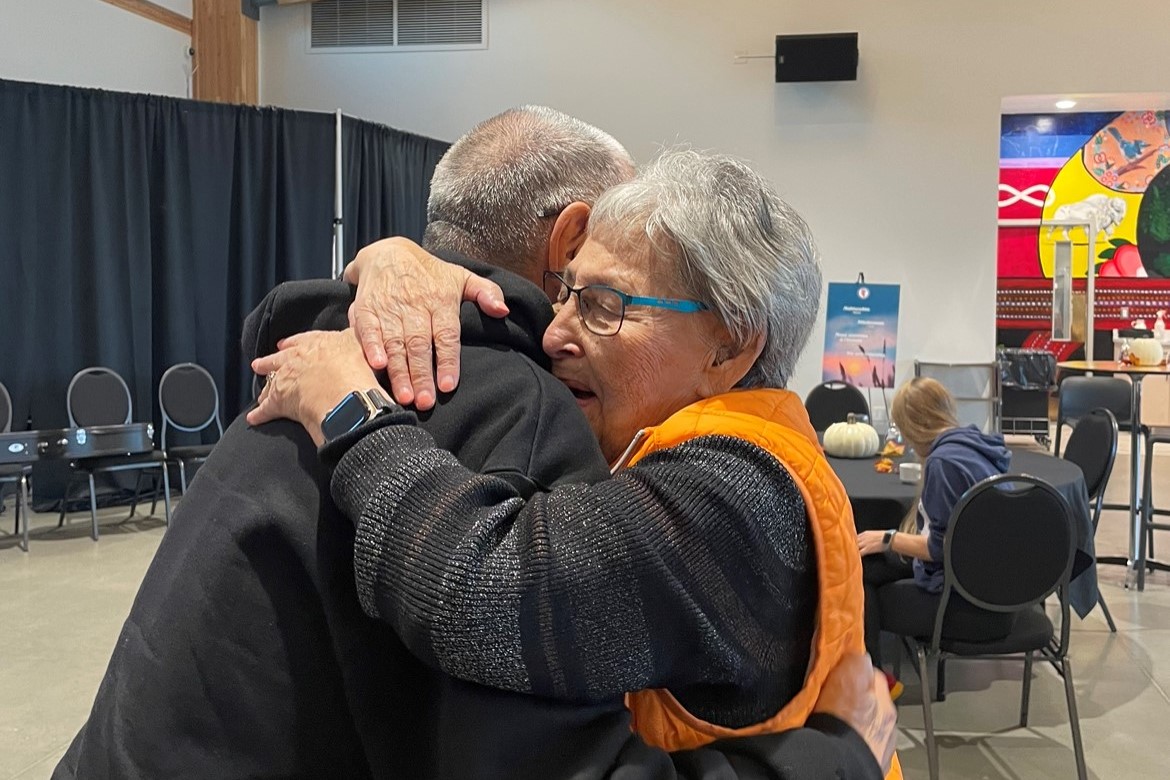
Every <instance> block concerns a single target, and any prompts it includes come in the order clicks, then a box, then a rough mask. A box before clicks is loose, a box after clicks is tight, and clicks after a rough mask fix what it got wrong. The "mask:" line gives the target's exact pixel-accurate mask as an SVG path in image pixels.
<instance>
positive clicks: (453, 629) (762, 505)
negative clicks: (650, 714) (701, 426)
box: [322, 411, 817, 727]
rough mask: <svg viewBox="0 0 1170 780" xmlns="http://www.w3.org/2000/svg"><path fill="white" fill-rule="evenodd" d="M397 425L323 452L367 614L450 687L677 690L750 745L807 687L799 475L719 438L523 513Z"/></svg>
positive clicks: (805, 558)
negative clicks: (753, 727) (752, 729)
mask: <svg viewBox="0 0 1170 780" xmlns="http://www.w3.org/2000/svg"><path fill="white" fill-rule="evenodd" d="M413 419H414V416H413V414H411V413H409V412H405V411H398V412H396V413H393V414H389V415H386V416H383V417H382V418H379V419H377V420H375V421H373V422H371V423H369V424H367V425H366V426H364V427H362V428H359V429H358V430H357V431H355V432H354V433H352V434H350V436H349V437H346V438H345V439H342V440H339V441H337V442H334V443H333V444H331V445H329V446H328V447H326V448H325V450H324V451H323V453H322V454H323V456H324V457H325V459H326V462H328V463H332V464H335V466H336V469H335V473H334V476H333V480H332V492H333V496H334V499H335V501H336V502H337V503H338V506H339V507H340V508H341V509H342V511H343V512H344V513H345V514H347V515H348V516H349V517H350V518H351V519H353V520H354V522H355V525H356V526H357V543H356V550H355V569H356V577H357V585H358V593H359V596H360V598H361V600H362V606H363V608H364V609H365V610H366V612H367V613H368V614H370V615H372V616H374V617H377V618H380V619H383V620H386V621H388V622H389V623H391V624H392V625H393V626H394V627H395V629H396V630H397V632H398V634H399V635H400V636H401V637H402V639H403V640H404V641H405V642H406V644H407V645H408V646H409V647H410V649H411V650H412V652H414V653H415V654H416V655H417V656H418V657H419V658H421V659H423V660H424V661H425V662H427V663H429V664H432V665H434V666H435V667H437V668H439V669H442V670H443V671H445V672H447V673H448V674H451V675H453V676H456V677H460V678H463V679H467V680H471V681H475V682H479V683H483V684H486V685H490V686H493V687H497V688H504V689H508V690H514V691H521V692H525V693H535V694H539V695H543V696H550V697H555V698H558V699H567V700H573V701H600V700H603V699H606V698H610V697H613V696H616V695H620V694H622V693H623V692H626V691H635V690H641V689H643V688H667V689H669V690H670V691H671V692H672V693H674V694H675V696H676V697H677V698H678V699H679V700H680V701H681V702H682V704H683V705H684V706H685V707H686V708H687V709H688V710H689V711H691V712H692V713H694V714H695V715H697V716H698V717H700V718H703V719H704V720H708V721H710V722H714V723H717V724H719V725H724V726H729V727H740V726H745V725H748V724H751V723H755V722H758V721H760V720H763V719H766V718H768V717H770V716H771V715H773V714H774V713H775V712H777V711H778V710H779V709H780V708H781V707H782V706H783V705H784V704H785V703H787V702H788V700H789V699H790V698H791V697H792V696H793V695H794V694H795V693H796V692H797V691H798V690H799V689H800V688H801V687H802V685H803V682H804V676H805V673H806V671H807V669H808V665H809V659H810V651H811V647H812V636H813V627H814V619H815V607H816V601H817V592H816V573H815V567H814V560H813V553H812V545H811V537H810V530H809V526H808V520H807V516H806V513H805V507H804V504H803V500H802V498H801V495H800V492H799V490H798V489H797V488H796V486H795V484H794V483H793V481H792V478H791V477H790V476H789V474H788V472H787V471H786V470H785V469H784V468H783V467H782V466H781V465H780V464H779V463H778V462H777V460H776V459H775V458H774V457H773V456H772V455H770V454H769V453H768V452H766V451H765V450H762V449H760V448H759V447H756V446H755V445H752V444H749V443H747V442H745V441H742V440H739V439H734V438H729V437H724V436H707V437H702V438H698V439H694V440H692V441H689V442H686V443H683V444H681V445H678V446H675V447H672V448H669V449H666V450H662V451H659V452H655V453H652V454H651V455H649V456H648V457H646V458H644V459H643V460H642V461H640V462H639V463H638V464H637V465H636V466H634V467H633V468H630V469H627V470H625V471H622V472H620V473H619V474H618V475H617V476H615V477H614V478H612V479H610V480H608V481H606V482H603V483H600V484H596V485H593V486H588V485H571V486H568V487H561V488H557V489H556V490H554V491H553V492H551V493H538V494H536V495H535V496H534V497H533V498H531V499H529V500H528V501H525V500H523V499H522V498H520V497H519V495H518V494H517V493H516V491H515V490H514V489H513V488H512V487H511V486H510V485H509V484H508V483H507V482H506V481H503V480H500V479H497V478H493V477H486V476H481V475H477V474H474V473H472V472H470V471H468V470H467V469H466V468H464V467H463V466H461V465H460V464H459V463H458V461H456V460H455V459H454V458H453V457H452V456H451V455H450V454H448V453H446V452H444V451H442V450H438V449H435V446H434V442H433V440H432V439H431V437H430V435H429V434H428V433H427V432H426V431H424V430H422V429H420V428H418V427H416V426H415V425H413V424H411V423H412V422H413Z"/></svg>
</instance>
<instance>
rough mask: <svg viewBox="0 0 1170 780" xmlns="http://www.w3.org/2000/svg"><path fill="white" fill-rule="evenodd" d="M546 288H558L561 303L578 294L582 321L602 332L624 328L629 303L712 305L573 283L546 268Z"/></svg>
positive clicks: (673, 307)
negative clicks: (573, 284)
mask: <svg viewBox="0 0 1170 780" xmlns="http://www.w3.org/2000/svg"><path fill="white" fill-rule="evenodd" d="M544 289H545V291H546V292H549V293H554V292H555V295H553V300H554V301H555V302H556V303H557V304H565V303H568V301H569V297H570V296H572V295H576V296H577V316H578V317H580V318H581V324H582V325H584V326H585V327H586V328H588V329H589V330H590V331H592V332H593V333H596V334H597V335H598V336H612V335H614V334H615V333H617V332H618V331H619V330H621V328H622V322H624V321H625V319H626V307H628V306H649V307H652V308H655V309H669V310H670V311H677V312H683V313H684V314H689V313H694V312H700V311H707V310H708V309H710V308H711V307H710V306H708V305H707V304H705V303H703V302H702V301H692V300H687V299H683V298H650V297H645V296H642V295H630V294H628V293H624V292H622V291H621V290H615V289H614V288H612V287H607V286H605V285H604V284H587V285H585V286H584V287H573V286H572V285H570V284H569V283H568V282H566V281H565V279H564V277H563V276H561V275H560V274H558V273H555V272H554V271H545V272H544Z"/></svg>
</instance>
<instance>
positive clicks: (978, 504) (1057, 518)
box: [934, 474, 1076, 648]
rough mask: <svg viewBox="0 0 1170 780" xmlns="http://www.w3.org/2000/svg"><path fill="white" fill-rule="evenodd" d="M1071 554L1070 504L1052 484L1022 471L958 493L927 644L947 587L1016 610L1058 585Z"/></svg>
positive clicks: (938, 625) (1062, 585)
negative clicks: (933, 620) (935, 609)
mask: <svg viewBox="0 0 1170 780" xmlns="http://www.w3.org/2000/svg"><path fill="white" fill-rule="evenodd" d="M1075 554H1076V530H1075V527H1074V521H1073V514H1072V509H1071V508H1069V504H1068V502H1067V501H1066V500H1065V498H1064V496H1062V495H1061V494H1060V493H1059V492H1057V490H1056V488H1054V487H1052V486H1051V485H1049V484H1048V483H1047V482H1045V481H1044V480H1042V479H1039V478H1037V477H1033V476H1029V475H1025V474H1000V475H997V476H994V477H990V478H988V479H985V480H983V481H982V482H979V483H978V484H976V485H974V486H973V487H972V488H971V489H970V490H968V491H967V492H966V493H964V494H963V496H962V498H961V499H960V500H959V503H958V504H957V505H956V506H955V509H954V511H953V512H952V513H951V518H950V524H949V526H948V527H947V534H946V538H945V540H944V542H943V571H944V575H943V595H942V601H941V603H940V606H939V611H938V615H937V617H936V620H935V628H934V647H936V648H937V647H938V643H939V638H940V637H941V635H942V626H943V617H944V614H945V611H946V605H947V602H948V601H949V599H950V597H951V593H952V592H956V593H958V594H959V595H961V596H962V597H963V598H965V599H966V600H967V601H969V602H971V603H972V604H974V605H975V606H977V607H980V608H981V609H986V610H990V611H992V612H1017V611H1019V610H1021V609H1025V608H1027V607H1030V606H1032V605H1033V604H1037V603H1039V602H1040V601H1042V600H1043V599H1044V598H1046V597H1047V596H1049V595H1051V594H1052V593H1053V592H1054V591H1057V590H1059V591H1061V605H1062V608H1063V609H1064V610H1065V614H1064V621H1063V624H1064V625H1062V640H1061V641H1062V647H1066V646H1067V636H1065V635H1064V634H1065V631H1066V629H1065V627H1066V626H1067V624H1068V612H1067V610H1068V599H1067V598H1066V596H1067V594H1066V593H1065V590H1066V589H1067V586H1068V581H1069V575H1070V573H1071V571H1072V565H1073V558H1074V556H1075Z"/></svg>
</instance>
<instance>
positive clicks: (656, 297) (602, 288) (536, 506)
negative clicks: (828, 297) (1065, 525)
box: [249, 151, 892, 750]
mask: <svg viewBox="0 0 1170 780" xmlns="http://www.w3.org/2000/svg"><path fill="white" fill-rule="evenodd" d="M560 205H562V206H563V205H564V204H560ZM368 273H370V272H369V271H365V272H363V276H365V275H366V274H368ZM367 281H368V279H365V278H363V279H362V280H361V282H362V283H363V284H365V283H367ZM546 281H547V285H546V292H548V293H549V294H550V297H552V299H553V300H554V309H555V311H556V316H555V318H554V320H553V322H552V325H551V326H550V327H549V328H548V330H547V332H546V334H545V337H544V347H545V351H546V352H547V353H548V355H549V356H550V358H551V360H552V366H553V373H554V375H555V376H557V377H558V378H560V379H561V380H562V381H563V382H564V384H565V386H566V387H567V388H568V389H569V390H570V391H571V392H572V395H573V396H574V397H575V399H576V403H577V405H578V406H579V407H580V408H581V411H582V412H583V413H584V415H585V417H586V418H587V419H588V421H589V423H590V425H591V427H592V429H593V431H594V433H595V435H596V436H597V439H598V441H599V442H600V444H601V448H602V451H603V453H604V454H605V456H606V457H607V458H608V459H609V460H610V462H611V463H612V466H613V476H612V478H611V479H609V480H607V481H605V482H603V483H599V484H595V485H585V484H581V485H574V486H567V487H562V488H558V489H556V490H554V491H552V492H547V493H537V494H536V495H534V496H533V497H531V498H529V499H527V500H525V499H523V498H522V497H521V496H520V494H519V493H518V492H517V491H516V490H515V489H514V488H513V486H512V485H510V484H508V483H507V482H506V481H504V480H501V479H498V478H493V477H490V476H482V475H478V474H474V473H472V472H470V471H468V470H467V469H465V468H463V467H462V466H461V465H460V464H459V463H458V461H456V460H455V458H454V457H453V456H451V455H450V454H449V453H446V452H444V451H441V450H437V449H436V448H435V446H434V442H433V440H431V439H430V437H429V436H428V435H427V434H426V433H425V432H424V431H422V430H421V429H419V428H417V427H416V426H415V425H414V422H415V416H414V413H412V412H408V411H405V410H404V409H402V408H401V407H398V406H396V405H393V404H390V403H387V404H386V405H385V406H386V408H384V409H377V410H374V412H376V413H374V414H373V416H372V418H371V419H369V420H368V421H365V422H360V424H356V427H353V429H352V430H350V431H342V432H341V434H340V435H338V436H336V437H335V438H332V439H330V437H329V436H327V435H326V433H328V430H327V431H326V433H322V421H323V420H324V419H325V418H326V417H327V416H328V415H330V414H336V410H337V409H340V408H341V405H340V404H338V401H339V400H341V399H342V398H343V397H346V396H347V394H348V393H351V392H356V393H358V394H361V393H364V392H365V391H367V390H368V389H369V388H376V387H377V386H378V385H377V382H376V380H375V377H374V375H373V373H372V372H371V370H370V369H369V368H368V367H367V365H366V363H365V360H364V357H363V355H362V351H361V348H360V346H358V345H357V341H356V340H355V339H353V338H352V336H348V334H347V341H346V344H347V345H348V346H344V347H342V346H341V344H342V342H341V340H340V339H341V337H340V336H339V335H338V334H315V333H309V334H302V335H300V336H294V337H293V338H292V339H289V340H287V342H286V343H284V344H283V345H282V346H281V351H280V352H278V353H276V354H274V355H271V356H268V357H266V358H261V359H259V360H257V361H256V362H255V363H254V364H253V368H254V370H256V371H257V373H261V374H268V373H270V372H280V373H281V374H282V377H281V378H282V381H279V382H273V383H270V384H269V389H267V390H266V391H265V395H264V396H262V397H261V404H260V406H259V407H258V408H257V409H256V410H255V411H253V412H252V413H251V414H250V416H249V421H250V422H253V423H254V424H256V423H259V422H263V421H264V420H267V419H272V418H273V417H280V416H285V417H291V418H293V419H296V420H299V421H300V422H301V423H302V424H304V425H305V427H306V429H308V430H309V432H310V433H311V434H312V435H313V436H314V437H315V439H316V440H317V442H318V443H319V444H320V443H322V442H324V447H323V450H322V456H323V458H324V459H325V460H326V461H327V462H329V463H330V464H331V465H333V467H334V474H333V478H332V491H333V496H334V499H335V500H336V501H337V503H338V505H339V506H340V507H341V508H342V510H343V511H344V512H345V513H346V514H347V515H349V516H350V518H351V519H352V520H353V521H354V523H355V525H356V527H357V537H358V542H357V549H356V552H355V567H356V570H357V574H356V576H357V578H358V591H359V593H360V595H361V598H362V602H363V607H364V609H365V610H366V611H367V612H368V613H369V614H370V615H372V616H374V617H377V618H379V619H382V620H385V621H388V622H389V623H391V624H392V625H393V626H394V627H395V628H396V630H397V632H398V633H399V634H400V636H401V637H402V639H403V640H404V642H405V643H406V644H407V645H408V646H409V647H410V648H411V650H412V651H413V652H414V653H415V654H416V655H418V656H419V657H420V658H421V659H423V660H424V661H427V662H428V663H430V664H432V665H434V666H436V667H437V668H439V669H441V670H443V671H444V672H447V673H449V674H451V675H454V676H456V677H461V678H464V679H467V680H472V681H475V682H479V683H483V684H486V685H490V686H494V687H497V688H503V689H507V690H513V691H519V692H525V693H532V694H537V695H541V696H547V697H554V698H557V699H565V700H575V701H596V700H602V699H607V698H611V697H614V696H618V695H623V694H625V695H626V702H627V706H628V707H629V709H630V711H631V713H632V716H633V722H634V728H635V730H636V731H637V732H638V733H639V734H640V735H641V736H642V737H643V738H644V739H645V740H646V741H647V742H648V743H650V744H652V745H656V746H660V747H663V748H665V749H668V750H679V749H686V748H692V747H697V746H700V745H704V744H708V743H710V742H713V741H715V740H718V739H721V738H724V737H734V736H749V735H757V734H765V733H772V732H778V731H781V730H784V729H786V728H791V727H794V726H799V725H802V724H803V723H804V722H805V719H806V718H807V717H808V716H809V715H810V713H811V712H812V710H813V706H814V703H815V701H816V699H817V696H818V694H819V693H820V691H821V688H822V686H823V685H824V683H825V679H826V676H827V675H828V672H829V670H830V669H831V668H832V667H833V666H834V665H835V664H836V663H837V662H838V661H840V660H841V659H842V658H843V657H845V656H846V655H848V654H850V653H855V652H861V651H862V650H863V641H862V625H863V621H862V603H863V596H862V584H861V575H860V558H859V555H858V552H857V545H856V535H855V532H854V528H853V519H852V514H851V512H850V509H849V502H848V500H847V498H846V496H845V492H844V489H843V488H842V486H841V484H840V482H839V481H838V480H837V478H836V477H835V476H834V474H833V472H832V470H831V469H830V467H829V465H828V463H827V461H826V460H825V458H824V457H823V455H822V453H821V451H820V448H819V446H818V444H817V437H816V434H815V433H814V431H813V429H812V427H811V425H810V424H809V421H808V417H807V415H806V413H805V411H804V407H803V405H802V403H801V401H800V399H799V398H798V397H797V396H796V395H795V394H793V393H791V392H790V391H788V390H786V389H784V388H785V385H786V384H787V382H788V380H789V377H790V376H791V373H792V370H793V367H794V364H795V362H796V359H797V357H798V356H799V354H800V352H801V350H802V349H803V347H804V345H805V342H806V340H807V338H808V335H809V332H810V330H811V328H812V326H813V322H814V320H815V319H816V315H817V310H818V304H819V298H820V291H821V274H820V270H819V265H818V260H817V254H816V250H815V248H814V245H813V241H812V236H811V234H810V232H809V229H808V227H807V225H806V224H805V222H804V220H803V219H801V217H800V216H799V215H798V214H797V213H796V212H795V211H794V210H793V209H792V208H791V207H789V206H788V205H787V204H786V203H784V202H783V201H782V200H781V199H780V198H779V197H778V196H777V195H776V194H775V192H774V191H773V190H772V188H771V187H770V186H769V185H768V184H767V183H766V182H765V181H764V180H763V179H762V178H761V177H760V176H758V175H757V174H755V173H754V172H753V171H751V170H750V169H749V168H748V167H747V166H746V165H744V164H743V163H741V162H739V161H737V160H734V159H731V158H728V157H723V156H717V155H710V154H703V153H699V152H695V151H672V152H667V153H664V154H663V155H661V156H660V157H659V158H658V159H657V160H656V161H655V162H653V163H652V164H651V165H649V166H648V167H647V168H645V169H644V170H643V171H642V172H641V173H640V174H639V175H638V176H637V177H636V178H635V179H634V180H632V181H629V182H627V183H624V184H620V185H618V186H616V187H614V188H613V189H611V190H609V191H608V192H607V193H606V194H604V195H603V196H602V197H601V198H600V199H599V200H598V202H597V204H596V206H595V208H594V209H593V212H592V214H591V216H590V223H589V235H588V238H587V240H586V241H585V242H584V244H583V245H582V246H581V248H580V250H579V251H578V252H577V254H576V255H575V257H574V259H573V260H572V261H571V262H570V263H569V264H568V266H567V267H566V268H564V269H553V271H550V272H549V273H548V274H547V275H546ZM455 292H456V294H458V290H456V291H455ZM407 293H408V294H409V291H407ZM367 416H369V415H363V419H364V418H365V417H367ZM326 428H327V429H328V428H329V423H327V424H326ZM887 699H888V696H887ZM891 717H892V715H891Z"/></svg>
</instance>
